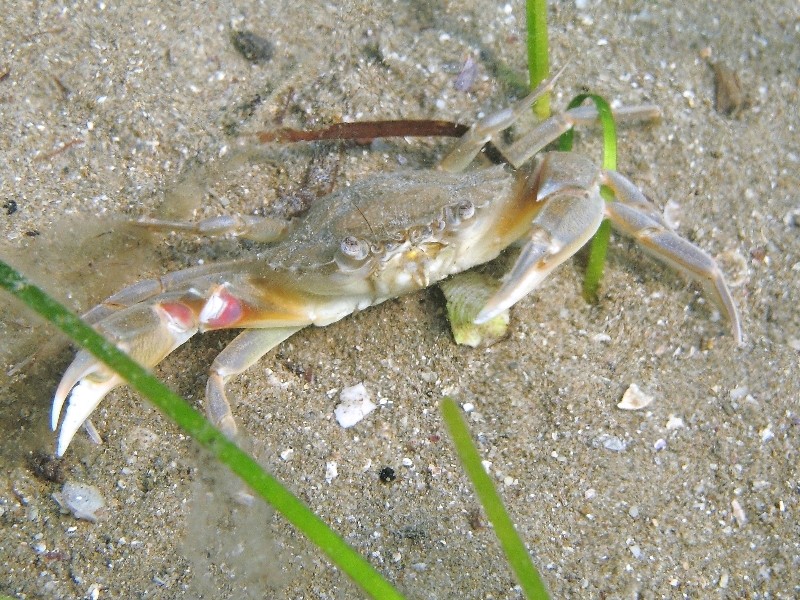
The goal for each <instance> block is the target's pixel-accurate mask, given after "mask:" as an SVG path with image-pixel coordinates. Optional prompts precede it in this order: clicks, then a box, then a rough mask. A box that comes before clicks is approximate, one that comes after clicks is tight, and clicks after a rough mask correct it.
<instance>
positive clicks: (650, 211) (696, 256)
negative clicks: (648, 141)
mask: <svg viewBox="0 0 800 600" xmlns="http://www.w3.org/2000/svg"><path fill="white" fill-rule="evenodd" d="M603 183H604V184H605V185H607V186H608V187H609V188H611V190H612V191H613V192H614V195H615V196H616V198H617V200H618V201H617V202H608V203H607V204H606V215H607V216H608V218H609V219H610V220H611V224H612V225H613V226H614V228H615V229H617V230H618V231H620V232H621V233H624V234H625V235H629V236H630V237H632V238H633V239H634V240H636V243H637V244H638V245H639V246H641V247H642V249H643V250H645V251H646V252H647V253H648V254H650V255H651V256H653V257H654V258H657V259H658V260H660V261H662V262H664V263H666V264H667V265H669V266H670V267H672V268H673V269H675V270H677V271H679V272H680V273H683V274H684V275H686V276H688V277H690V278H692V279H695V280H696V281H699V282H700V284H701V285H702V286H703V290H704V291H705V292H706V294H708V295H709V296H710V297H711V299H712V300H713V301H714V303H715V304H716V305H717V306H718V307H719V308H720V310H721V311H722V312H723V313H724V314H725V316H726V317H727V319H728V321H730V324H731V331H732V333H733V337H734V339H735V340H736V343H737V344H740V345H741V343H742V323H741V320H740V318H739V312H738V311H737V310H736V305H735V304H734V302H733V297H732V296H731V292H730V290H729V289H728V286H727V284H726V283H725V279H724V277H723V276H722V271H720V269H719V266H717V263H716V261H715V260H714V259H713V258H711V256H709V255H708V254H706V253H705V252H704V251H703V250H701V249H700V248H698V247H697V246H695V245H694V244H692V243H691V242H689V241H687V240H685V239H683V238H682V237H680V236H678V235H677V234H676V233H675V232H673V231H672V230H671V229H670V228H669V227H668V226H667V225H666V224H664V222H663V220H662V219H661V218H660V216H659V215H658V214H657V212H656V211H655V207H654V206H653V205H652V204H651V203H650V202H649V201H648V200H647V198H645V196H644V194H642V192H641V191H639V189H638V188H637V187H636V186H635V185H634V184H633V183H632V182H631V181H629V180H628V179H627V178H626V177H623V176H622V175H620V174H619V173H617V172H615V171H604V172H603Z"/></svg>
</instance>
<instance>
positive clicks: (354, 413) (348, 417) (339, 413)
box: [333, 383, 377, 429]
mask: <svg viewBox="0 0 800 600" xmlns="http://www.w3.org/2000/svg"><path fill="white" fill-rule="evenodd" d="M339 400H340V402H339V405H338V406H337V407H336V408H335V409H333V414H334V416H335V417H336V422H337V423H339V425H341V426H342V427H344V428H345V429H347V428H348V427H352V426H353V425H355V424H356V423H358V422H359V421H361V420H362V419H363V418H364V417H366V416H367V415H368V414H369V413H371V412H372V411H373V410H375V409H376V408H377V406H375V404H374V403H373V402H372V400H370V398H369V392H367V388H366V387H364V384H363V383H357V384H356V385H354V386H351V387H346V388H343V389H342V392H341V394H339Z"/></svg>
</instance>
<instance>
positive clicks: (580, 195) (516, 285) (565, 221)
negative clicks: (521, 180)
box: [475, 188, 604, 325]
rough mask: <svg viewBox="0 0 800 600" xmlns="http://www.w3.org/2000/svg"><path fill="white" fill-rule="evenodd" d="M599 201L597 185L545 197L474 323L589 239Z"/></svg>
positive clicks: (489, 315) (527, 290)
mask: <svg viewBox="0 0 800 600" xmlns="http://www.w3.org/2000/svg"><path fill="white" fill-rule="evenodd" d="M603 204H604V201H603V198H602V197H601V196H600V192H599V188H595V189H594V190H593V191H577V190H575V189H566V190H562V191H558V192H555V193H553V194H552V195H551V196H550V197H549V198H548V199H546V200H545V203H544V206H543V207H542V209H541V210H540V211H539V213H538V214H537V215H536V217H534V219H533V223H532V224H531V228H530V232H529V233H528V234H527V236H526V239H527V242H526V243H525V245H524V246H523V248H522V252H521V253H520V255H519V258H517V262H516V263H515V264H514V266H513V267H512V269H511V272H510V273H509V274H508V275H507V276H506V280H505V282H504V283H503V285H502V286H501V287H500V289H499V290H498V291H497V293H496V294H495V295H494V296H492V297H491V298H490V299H489V301H488V302H487V303H486V306H484V307H483V308H482V309H481V311H480V312H479V313H478V316H477V317H476V318H475V323H476V324H478V325H480V324H481V323H485V322H486V321H488V320H490V319H493V318H494V317H495V316H497V315H498V314H500V313H501V312H502V311H504V310H505V309H507V308H509V307H510V306H512V305H513V304H515V303H516V302H518V301H519V300H521V299H522V298H523V297H524V296H526V295H527V294H529V293H530V292H531V291H533V290H534V289H535V288H536V287H537V286H538V285H539V284H540V283H541V282H542V280H544V278H545V277H547V276H548V275H549V274H550V272H551V271H552V270H553V269H555V268H556V267H557V266H558V265H560V264H561V263H563V262H564V261H565V260H567V259H568V258H570V257H571V256H572V255H573V254H575V253H576V252H577V251H578V250H579V249H580V248H581V247H582V246H583V245H584V244H585V243H586V242H587V241H589V239H590V238H591V237H592V236H593V235H594V234H595V232H596V231H597V228H598V227H600V223H601V222H602V220H603Z"/></svg>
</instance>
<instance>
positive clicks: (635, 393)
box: [617, 383, 655, 410]
mask: <svg viewBox="0 0 800 600" xmlns="http://www.w3.org/2000/svg"><path fill="white" fill-rule="evenodd" d="M654 399H655V398H654V397H653V396H650V395H649V394H645V393H644V392H643V391H642V390H640V389H639V386H638V385H636V384H635V383H632V384H631V385H630V387H628V389H627V390H625V393H624V394H623V395H622V400H621V401H620V403H619V404H617V408H621V409H622V410H640V409H642V408H644V407H645V406H648V405H649V404H650V403H651V402H652V401H653V400H654Z"/></svg>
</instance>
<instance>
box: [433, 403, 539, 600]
mask: <svg viewBox="0 0 800 600" xmlns="http://www.w3.org/2000/svg"><path fill="white" fill-rule="evenodd" d="M441 412H442V417H443V418H444V422H445V425H447V430H448V432H449V433H450V437H451V439H452V440H453V445H454V446H455V449H456V453H457V454H458V458H459V460H460V461H461V465H462V466H463V467H464V470H465V471H466V473H467V476H468V477H469V479H470V481H471V482H472V486H473V487H474V488H475V494H476V495H477V496H478V500H480V503H481V505H483V510H484V511H486V517H487V518H488V519H489V521H490V522H491V524H492V526H493V527H494V531H495V534H496V535H497V539H498V540H499V541H500V546H501V547H502V548H503V552H504V553H505V555H506V559H507V560H508V564H509V565H510V566H511V570H512V571H513V572H514V575H515V576H516V578H517V581H518V582H519V584H520V587H521V588H522V591H523V594H524V595H525V597H526V598H528V599H529V600H547V598H549V596H548V595H547V588H545V585H544V582H543V581H542V579H541V577H540V576H539V573H538V572H537V570H536V567H534V566H533V563H532V562H531V559H530V556H529V555H528V550H527V549H526V548H525V544H523V543H522V540H521V539H520V537H519V535H518V534H517V530H516V528H515V527H514V523H513V522H512V521H511V517H509V516H508V513H507V512H506V510H505V508H504V507H503V501H502V500H501V499H500V495H499V494H498V493H497V490H496V489H495V488H494V485H493V484H492V480H491V478H490V477H489V475H487V473H486V471H485V469H484V468H483V464H481V457H480V455H479V454H478V449H477V448H476V447H475V445H474V444H473V443H472V438H471V437H470V433H469V429H467V425H466V423H464V419H463V418H462V417H461V412H460V409H459V408H458V405H457V404H456V403H455V402H454V401H453V399H452V398H442V402H441Z"/></svg>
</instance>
